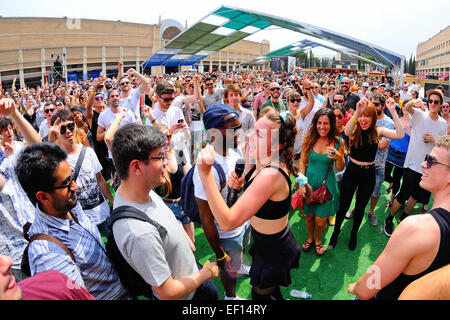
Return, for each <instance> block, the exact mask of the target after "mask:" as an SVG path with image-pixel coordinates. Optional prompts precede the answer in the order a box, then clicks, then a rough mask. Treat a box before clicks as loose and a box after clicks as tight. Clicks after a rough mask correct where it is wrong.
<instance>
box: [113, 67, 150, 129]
mask: <svg viewBox="0 0 450 320" xmlns="http://www.w3.org/2000/svg"><path fill="white" fill-rule="evenodd" d="M131 76H134V77H135V78H136V79H137V80H138V81H139V82H140V84H139V87H138V88H137V89H134V90H132V88H131V84H130V77H131ZM119 86H120V90H121V96H120V106H121V107H122V108H125V109H128V110H131V111H132V112H133V113H134V114H135V117H136V119H137V121H138V122H140V123H142V122H141V109H140V102H141V96H142V95H143V94H144V92H145V90H147V88H148V81H147V79H146V78H145V76H143V75H141V74H140V73H138V72H137V71H136V70H134V69H133V68H131V69H129V70H128V71H127V75H124V76H123V77H121V78H120V80H119Z"/></svg>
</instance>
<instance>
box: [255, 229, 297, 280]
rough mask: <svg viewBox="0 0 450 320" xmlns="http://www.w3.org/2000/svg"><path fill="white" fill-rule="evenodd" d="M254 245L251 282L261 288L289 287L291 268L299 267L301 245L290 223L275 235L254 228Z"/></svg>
mask: <svg viewBox="0 0 450 320" xmlns="http://www.w3.org/2000/svg"><path fill="white" fill-rule="evenodd" d="M252 236H253V245H252V247H251V248H250V250H249V254H250V255H251V256H252V266H251V268H250V274H249V275H250V284H251V285H252V286H254V287H255V286H256V287H258V288H260V289H266V288H270V287H279V286H283V287H287V286H289V285H290V284H291V283H292V281H291V269H295V268H298V266H299V261H300V247H299V246H298V244H297V241H296V240H295V238H294V235H293V234H292V232H291V230H290V228H289V225H287V226H286V228H285V229H284V230H283V231H281V232H279V233H276V234H273V235H265V234H261V233H259V232H257V231H256V230H254V229H253V228H252Z"/></svg>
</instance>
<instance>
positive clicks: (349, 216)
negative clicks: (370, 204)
mask: <svg viewBox="0 0 450 320" xmlns="http://www.w3.org/2000/svg"><path fill="white" fill-rule="evenodd" d="M354 214H355V209H352V211H349V212H347V213H346V214H345V219H351V218H353V215H354Z"/></svg>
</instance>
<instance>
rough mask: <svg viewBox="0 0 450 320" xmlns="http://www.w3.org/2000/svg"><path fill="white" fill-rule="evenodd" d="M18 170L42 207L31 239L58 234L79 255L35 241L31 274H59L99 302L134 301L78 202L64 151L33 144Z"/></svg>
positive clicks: (38, 208)
mask: <svg viewBox="0 0 450 320" xmlns="http://www.w3.org/2000/svg"><path fill="white" fill-rule="evenodd" d="M16 172H17V176H18V179H19V181H20V184H21V185H22V187H23V189H24V190H25V192H26V194H27V195H28V197H29V198H30V200H31V201H32V202H33V203H36V209H35V219H34V221H33V223H32V225H31V227H30V229H29V231H28V236H29V237H30V238H31V237H32V236H33V235H35V234H46V235H49V236H52V237H54V238H56V239H57V240H59V241H60V242H61V243H62V244H64V245H65V246H66V247H67V248H68V250H69V251H70V252H71V253H72V255H73V257H74V259H72V258H71V256H70V255H69V254H68V253H67V252H66V251H65V250H64V249H63V248H62V247H61V246H60V245H58V244H56V243H54V242H52V241H47V240H43V239H39V240H35V241H32V242H31V243H30V244H29V247H28V258H29V259H28V260H29V264H30V270H31V274H32V275H35V274H38V273H40V272H43V271H47V270H57V271H59V272H61V273H64V274H65V275H67V276H68V277H69V278H70V279H72V280H73V281H75V284H74V283H72V284H71V285H78V286H80V287H85V288H86V289H87V291H88V292H89V293H91V294H92V295H93V296H94V297H95V298H96V299H99V300H117V299H128V298H130V296H129V294H128V291H127V290H126V289H125V288H124V287H123V285H122V283H121V281H120V279H119V275H118V273H117V271H116V269H115V268H114V266H113V265H112V264H111V262H110V261H109V258H108V257H107V255H106V251H105V247H104V245H103V242H102V239H101V237H100V233H99V232H98V230H97V228H96V227H95V225H94V224H93V223H92V222H91V220H90V218H89V217H88V216H87V215H86V214H85V213H84V211H83V209H82V208H81V206H80V204H79V203H78V201H77V196H76V193H75V191H76V189H77V188H78V186H77V184H76V183H75V181H74V180H73V177H72V169H71V167H70V165H69V163H68V162H67V154H66V152H65V151H64V149H62V148H61V147H60V146H58V145H56V144H54V143H35V144H32V145H30V146H29V147H27V148H26V149H25V150H24V151H23V153H22V154H21V156H20V157H19V160H18V162H17V166H16ZM68 285H69V284H68Z"/></svg>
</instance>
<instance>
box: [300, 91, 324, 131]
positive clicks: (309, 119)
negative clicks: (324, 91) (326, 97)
mask: <svg viewBox="0 0 450 320" xmlns="http://www.w3.org/2000/svg"><path fill="white" fill-rule="evenodd" d="M307 103H308V102H307V101H306V100H304V99H302V102H301V104H300V110H302V109H303V108H304V107H305V106H306V104H307ZM321 107H322V104H321V103H320V101H318V100H316V99H314V106H313V107H312V109H311V111H310V112H309V113H308V114H307V115H306V117H305V119H303V132H302V136H303V137H304V136H305V135H306V133H307V132H308V130H309V126H310V125H311V122H312V120H313V118H314V115H315V114H316V112H317V111H319V109H320V108H321Z"/></svg>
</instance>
